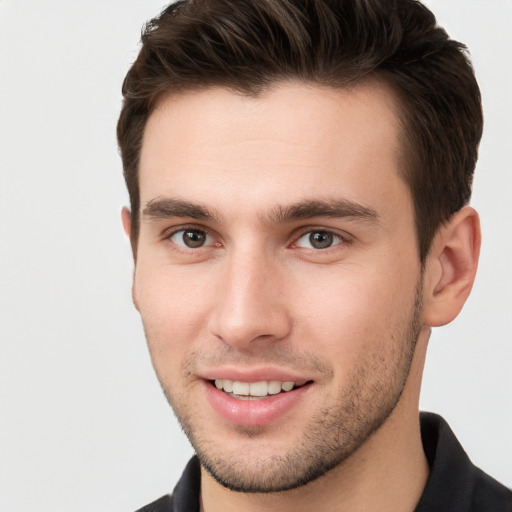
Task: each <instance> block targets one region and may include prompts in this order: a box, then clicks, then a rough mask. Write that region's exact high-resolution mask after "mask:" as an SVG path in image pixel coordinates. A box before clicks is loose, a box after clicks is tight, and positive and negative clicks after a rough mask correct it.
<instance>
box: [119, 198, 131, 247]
mask: <svg viewBox="0 0 512 512" xmlns="http://www.w3.org/2000/svg"><path fill="white" fill-rule="evenodd" d="M121 221H122V222H123V229H124V232H125V233H126V236H127V237H128V238H130V239H131V235H132V214H131V212H130V209H129V208H128V207H127V206H123V209H122V210H121Z"/></svg>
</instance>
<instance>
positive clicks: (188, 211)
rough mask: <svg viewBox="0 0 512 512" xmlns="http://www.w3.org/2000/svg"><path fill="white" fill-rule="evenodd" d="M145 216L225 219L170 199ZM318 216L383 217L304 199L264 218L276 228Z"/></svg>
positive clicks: (340, 203)
mask: <svg viewBox="0 0 512 512" xmlns="http://www.w3.org/2000/svg"><path fill="white" fill-rule="evenodd" d="M142 215H143V217H147V218H149V219H151V220H165V219H170V218H173V217H188V218H191V219H196V220H202V221H209V222H215V223H220V218H221V216H220V215H218V214H216V213H215V212H214V211H213V210H211V209H210V208H208V207H207V206H205V205H202V204H199V203H191V202H189V201H183V200H181V199H175V198H170V197H165V198H155V199H151V200H150V201H148V203H147V204H146V206H145V207H144V209H143V210H142ZM315 217H327V218H331V219H341V218H349V219H357V220H363V221H371V222H377V221H378V220H379V215H378V214H377V212H376V211H375V210H374V209H372V208H369V207H367V206H364V205H362V204H359V203H355V202H353V201H350V200H348V199H345V198H334V199H333V198H331V199H325V200H318V199H313V200H304V201H298V202H297V203H293V204H291V205H288V206H276V207H275V208H273V209H272V210H271V211H270V212H269V213H267V214H265V215H264V216H263V217H262V219H263V221H264V222H265V223H266V224H269V225H275V224H284V223H286V222H292V221H297V220H305V219H312V218H315Z"/></svg>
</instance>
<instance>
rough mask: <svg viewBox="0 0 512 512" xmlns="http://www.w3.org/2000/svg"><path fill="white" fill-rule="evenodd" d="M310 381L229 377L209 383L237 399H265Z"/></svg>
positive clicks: (300, 386) (297, 387)
mask: <svg viewBox="0 0 512 512" xmlns="http://www.w3.org/2000/svg"><path fill="white" fill-rule="evenodd" d="M311 382H312V381H304V380H303V381H297V382H294V381H278V380H269V381H267V380H264V381H258V382H240V381H237V380H235V381H233V380H229V379H215V380H212V381H210V383H211V384H212V385H213V386H215V387H216V388H217V389H218V390H220V391H223V392H224V393H226V394H227V395H229V396H230V397H232V398H235V399H237V400H265V399H268V398H270V397H272V396H275V395H279V394H283V393H289V392H290V391H293V390H296V389H299V388H302V387H304V386H306V385H307V384H310V383H311Z"/></svg>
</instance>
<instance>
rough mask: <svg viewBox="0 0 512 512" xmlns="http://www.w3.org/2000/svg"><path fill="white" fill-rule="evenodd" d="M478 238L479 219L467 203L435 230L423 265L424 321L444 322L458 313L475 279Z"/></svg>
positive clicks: (433, 323)
mask: <svg viewBox="0 0 512 512" xmlns="http://www.w3.org/2000/svg"><path fill="white" fill-rule="evenodd" d="M480 242H481V231H480V220H479V218H478V214H477V212H476V211H475V210H474V209H473V208H471V207H469V206H466V207H464V208H462V209H461V210H459V211H458V212H457V213H455V214H454V215H453V217H452V218H451V219H450V221H449V222H448V223H447V224H446V225H444V226H442V227H441V229H440V230H439V233H438V234H437V235H436V238H435V239H434V241H433V242H432V247H431V251H430V253H429V256H428V258H427V263H426V268H425V279H424V310H423V313H424V318H423V319H424V323H425V324H426V325H429V326H431V327H438V326H441V325H445V324H447V323H449V322H451V321H452V320H453V319H454V318H455V317H456V316H457V315H458V314H459V313H460V311H461V309H462V307H463V306H464V303H465V302H466V299H467V298H468V296H469V294H470V292H471V288H472V286H473V282H474V280H475V275H476V269H477V266H478V257H479V254H480Z"/></svg>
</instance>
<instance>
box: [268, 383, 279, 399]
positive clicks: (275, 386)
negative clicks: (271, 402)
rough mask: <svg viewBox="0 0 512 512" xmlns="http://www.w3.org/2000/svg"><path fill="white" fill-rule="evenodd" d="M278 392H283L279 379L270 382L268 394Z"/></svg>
mask: <svg viewBox="0 0 512 512" xmlns="http://www.w3.org/2000/svg"><path fill="white" fill-rule="evenodd" d="M277 393H281V383H280V382H279V381H278V380H271V381H270V382H269V383H268V394H269V395H277Z"/></svg>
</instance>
